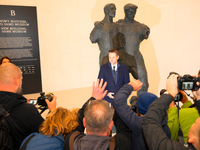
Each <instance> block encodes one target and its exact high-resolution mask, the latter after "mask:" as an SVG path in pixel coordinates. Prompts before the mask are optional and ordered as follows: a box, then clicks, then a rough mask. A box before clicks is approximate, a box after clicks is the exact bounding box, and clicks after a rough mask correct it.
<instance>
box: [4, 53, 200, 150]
mask: <svg viewBox="0 0 200 150" xmlns="http://www.w3.org/2000/svg"><path fill="white" fill-rule="evenodd" d="M4 59H7V60H9V59H8V57H5V58H4ZM4 59H2V60H1V63H2V64H1V65H0V104H1V105H2V106H3V108H4V109H5V110H6V111H8V112H9V115H10V116H11V117H12V119H13V120H14V122H15V123H16V124H17V126H18V127H19V129H20V131H22V132H18V131H16V130H15V129H14V128H13V127H12V126H11V125H10V135H11V137H12V139H13V142H14V149H20V150H23V149H27V150H33V149H37V150H40V149H41V150H45V149H48V150H49V149H58V150H59V149H60V150H61V149H64V150H86V149H87V150H88V149H92V150H108V149H109V150H114V149H115V150H148V149H149V150H163V149H164V150H172V149H185V150H190V149H191V150H193V149H197V150H200V117H199V112H200V89H198V90H196V91H192V93H193V96H194V103H192V102H191V101H189V100H188V98H187V96H186V94H185V93H184V91H179V90H178V82H177V78H178V75H177V74H172V75H170V76H169V77H168V79H167V81H166V91H165V92H164V93H163V94H162V95H161V96H159V97H158V96H156V95H155V94H153V93H150V92H144V93H141V94H140V95H139V96H138V99H137V103H136V105H137V111H133V110H132V108H131V107H130V105H128V104H127V99H128V97H129V95H130V94H131V93H132V91H138V90H140V89H141V88H142V86H143V83H142V82H141V81H139V80H136V79H133V80H132V81H127V76H126V75H125V74H126V73H127V68H126V66H123V65H121V64H119V63H118V59H119V57H118V53H117V51H116V50H111V51H109V62H108V64H105V66H103V67H102V68H101V69H100V73H99V79H97V81H96V82H93V86H92V95H91V97H90V98H89V99H88V100H87V101H86V102H85V103H84V104H83V106H82V108H80V109H78V108H77V109H74V110H72V111H70V110H68V109H66V108H62V107H57V108H56V101H57V97H56V96H55V95H51V96H52V101H49V100H47V99H46V100H45V102H46V103H47V106H48V108H49V111H50V112H49V114H48V115H47V117H46V119H45V120H44V118H43V117H42V116H41V114H40V113H39V112H38V110H37V108H36V107H35V106H34V105H32V104H29V103H28V102H27V99H26V98H25V97H23V96H22V95H21V86H22V78H23V77H22V73H21V70H20V69H19V67H17V66H16V65H14V64H13V63H12V61H11V60H10V61H7V62H6V61H5V62H4ZM113 66H115V67H116V68H121V67H122V68H121V70H120V71H118V70H117V69H115V70H114V69H113ZM104 68H106V73H107V74H106V75H104V74H105V72H104V70H105V69H104ZM121 72H122V73H121ZM115 73H116V74H115ZM121 74H122V75H121ZM109 75H110V76H109ZM196 77H197V76H196ZM119 78H121V80H122V82H121V81H119V80H118V79H119ZM117 83H118V84H119V83H120V87H119V88H118V89H117V90H116V89H115V86H116V85H117ZM197 85H199V83H198V82H197ZM108 87H109V88H108ZM179 92H180V93H181V95H182V97H181V99H180V102H182V103H183V105H182V107H181V108H179V107H177V106H176V104H175V103H176V102H175V101H174V98H175V96H176V95H177V94H178V93H179ZM105 97H109V98H108V100H106V99H105ZM104 99H105V100H104ZM113 126H115V128H116V134H114V135H113V134H111V133H112V128H113ZM180 129H181V131H182V137H181V135H180V134H179V132H180V131H179V130H180ZM181 138H182V139H183V141H181Z"/></svg>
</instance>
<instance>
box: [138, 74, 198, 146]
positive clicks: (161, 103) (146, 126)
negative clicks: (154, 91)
mask: <svg viewBox="0 0 200 150" xmlns="http://www.w3.org/2000/svg"><path fill="white" fill-rule="evenodd" d="M177 78H178V75H175V74H172V75H171V76H170V77H169V78H168V79H167V82H166V89H167V92H168V94H163V95H162V96H161V97H160V98H159V99H157V100H155V101H154V102H153V103H152V104H151V105H150V106H149V110H148V112H147V113H146V115H145V116H144V119H143V122H142V129H143V134H144V138H145V140H146V143H147V145H148V148H149V149H150V150H163V149H165V150H172V149H181V150H184V149H185V150H187V149H188V150H189V149H191V150H192V149H198V150H199V149H200V143H199V140H200V137H199V131H200V117H199V118H198V119H197V120H196V122H195V123H194V124H193V125H192V126H191V128H190V131H189V133H188V143H186V144H181V143H180V142H178V141H175V140H171V139H169V138H168V137H167V135H166V134H165V133H164V131H163V130H162V128H161V122H162V120H163V118H164V116H165V115H166V110H167V109H168V107H169V105H170V103H171V102H172V101H173V99H174V97H175V96H176V95H177V94H178V88H177V87H178V82H177ZM193 95H194V96H195V97H196V100H197V103H196V104H197V109H198V110H199V109H200V108H199V100H200V89H199V90H197V91H193Z"/></svg>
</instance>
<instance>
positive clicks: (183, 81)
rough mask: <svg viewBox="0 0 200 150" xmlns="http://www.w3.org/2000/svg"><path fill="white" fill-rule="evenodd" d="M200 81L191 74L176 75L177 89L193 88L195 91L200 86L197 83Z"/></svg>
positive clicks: (199, 78)
mask: <svg viewBox="0 0 200 150" xmlns="http://www.w3.org/2000/svg"><path fill="white" fill-rule="evenodd" d="M197 82H200V77H198V78H196V77H192V76H191V75H188V74H186V75H184V76H183V77H181V76H179V77H178V89H179V90H194V91H197V90H198V89H199V87H200V86H198V85H197Z"/></svg>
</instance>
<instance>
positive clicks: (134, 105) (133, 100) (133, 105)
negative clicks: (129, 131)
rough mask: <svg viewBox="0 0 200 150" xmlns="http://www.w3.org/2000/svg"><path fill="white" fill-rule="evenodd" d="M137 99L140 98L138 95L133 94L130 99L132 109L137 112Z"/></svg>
mask: <svg viewBox="0 0 200 150" xmlns="http://www.w3.org/2000/svg"><path fill="white" fill-rule="evenodd" d="M137 99H138V97H137V96H132V97H131V99H130V101H129V102H130V104H131V109H132V110H133V111H134V112H136V113H137V105H136V102H137Z"/></svg>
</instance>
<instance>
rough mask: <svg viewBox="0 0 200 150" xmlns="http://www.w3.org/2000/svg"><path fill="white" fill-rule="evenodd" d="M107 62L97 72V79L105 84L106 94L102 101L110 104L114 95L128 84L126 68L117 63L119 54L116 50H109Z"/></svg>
mask: <svg viewBox="0 0 200 150" xmlns="http://www.w3.org/2000/svg"><path fill="white" fill-rule="evenodd" d="M108 57H109V62H108V63H106V64H105V65H102V66H101V68H100V71H99V76H98V79H102V78H103V80H104V82H105V81H106V82H107V87H106V89H105V90H108V94H107V95H106V96H105V97H104V100H106V101H108V102H109V103H112V100H113V98H114V95H115V94H116V93H117V92H118V90H119V89H120V88H121V87H122V86H123V85H124V84H127V83H129V82H130V77H129V71H128V67H127V66H126V65H124V64H120V63H119V62H118V59H119V53H118V51H117V50H116V49H111V50H110V51H109V53H108Z"/></svg>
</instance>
